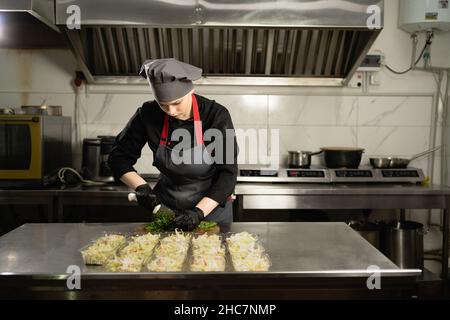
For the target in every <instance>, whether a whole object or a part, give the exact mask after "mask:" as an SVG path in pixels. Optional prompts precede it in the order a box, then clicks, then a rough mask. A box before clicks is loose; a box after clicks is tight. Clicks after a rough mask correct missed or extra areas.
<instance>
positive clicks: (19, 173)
mask: <svg viewBox="0 0 450 320" xmlns="http://www.w3.org/2000/svg"><path fill="white" fill-rule="evenodd" d="M7 117H8V118H24V117H27V116H24V115H8V116H7ZM3 119H4V116H2V117H0V123H7V124H26V125H29V126H30V134H31V161H30V167H29V168H28V169H24V170H1V169H0V179H3V180H7V179H8V180H34V179H41V178H42V164H41V159H42V157H41V155H42V141H41V119H40V118H39V117H38V119H39V121H36V122H34V121H24V120H17V121H14V120H8V121H7V122H6V121H2V120H3Z"/></svg>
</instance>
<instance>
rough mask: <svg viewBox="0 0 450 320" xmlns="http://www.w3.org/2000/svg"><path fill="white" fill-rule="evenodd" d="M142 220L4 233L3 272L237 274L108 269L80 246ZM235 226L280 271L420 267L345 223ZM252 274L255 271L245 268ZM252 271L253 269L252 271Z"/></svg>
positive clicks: (394, 272) (393, 273) (330, 273)
mask: <svg viewBox="0 0 450 320" xmlns="http://www.w3.org/2000/svg"><path fill="white" fill-rule="evenodd" d="M139 225H141V224H138V223H125V224H124V223H120V224H81V223H80V224H78V223H66V224H26V225H23V226H21V227H19V228H17V229H16V230H13V231H12V232H10V233H8V234H6V235H4V236H3V237H0V277H2V276H7V275H22V276H33V277H36V278H39V279H41V278H43V279H45V278H51V279H54V278H56V279H64V278H66V277H67V276H68V274H66V269H67V267H68V266H70V265H78V266H80V267H81V271H82V277H83V278H94V279H96V278H100V279H103V278H116V279H120V278H147V279H153V278H154V279H160V278H191V277H194V278H196V277H208V276H209V277H211V276H214V277H216V276H230V275H231V276H237V275H238V274H239V273H236V272H224V273H191V272H180V273H151V272H148V273H147V272H141V273H107V272H105V270H104V269H103V267H92V266H85V265H84V264H83V261H82V258H81V255H80V253H79V251H78V250H79V249H80V248H81V247H83V246H84V245H86V244H88V243H89V241H90V240H91V239H93V238H96V237H98V236H101V235H102V234H103V232H105V231H106V232H113V231H122V232H132V231H134V230H135V229H136V227H138V226H139ZM228 229H229V231H233V232H240V231H249V232H252V233H255V234H257V235H258V236H259V239H260V240H261V242H262V244H263V246H264V248H265V249H266V251H267V253H268V254H269V256H270V258H271V261H272V266H271V268H270V271H268V272H257V273H254V274H257V275H258V276H261V275H262V274H270V275H272V276H280V277H368V276H369V275H371V274H372V272H369V271H367V268H368V267H369V266H372V265H375V266H378V267H379V268H380V270H379V272H380V274H381V276H386V277H387V276H389V277H398V276H416V275H419V274H420V272H421V271H420V270H401V269H399V268H398V267H397V266H396V265H394V263H392V262H391V261H390V260H389V259H387V258H386V257H385V256H384V255H383V254H381V253H380V252H379V251H378V250H376V249H375V248H374V247H373V246H371V245H370V244H369V243H368V242H367V241H365V240H364V239H363V238H362V237H360V236H359V234H357V233H356V232H355V231H353V230H352V229H351V228H350V227H349V226H347V225H346V224H345V223H318V222H314V223H299V222H289V223H265V222H264V223H233V224H232V225H231V227H229V228H228ZM245 274H247V275H248V274H249V273H245ZM250 274H251V273H250Z"/></svg>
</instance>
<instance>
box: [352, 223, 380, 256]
mask: <svg viewBox="0 0 450 320" xmlns="http://www.w3.org/2000/svg"><path fill="white" fill-rule="evenodd" d="M348 225H349V226H350V227H351V228H352V229H353V230H355V231H356V232H358V233H359V234H360V235H361V236H362V237H363V238H364V239H366V240H367V241H368V242H369V243H370V244H371V245H373V246H374V247H375V248H377V249H378V250H380V249H381V246H380V234H381V230H382V227H381V225H380V224H378V223H374V222H367V221H351V222H349V224H348Z"/></svg>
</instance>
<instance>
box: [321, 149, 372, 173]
mask: <svg viewBox="0 0 450 320" xmlns="http://www.w3.org/2000/svg"><path fill="white" fill-rule="evenodd" d="M320 149H321V150H322V152H323V156H324V160H325V165H326V166H327V168H330V169H335V168H349V169H357V168H358V167H359V164H360V163H361V158H362V154H363V153H364V149H362V148H338V147H323V148H320Z"/></svg>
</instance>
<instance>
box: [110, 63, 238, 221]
mask: <svg viewBox="0 0 450 320" xmlns="http://www.w3.org/2000/svg"><path fill="white" fill-rule="evenodd" d="M201 74H202V70H201V69H199V68H197V67H194V66H192V65H189V64H186V63H183V62H180V61H178V60H176V59H157V60H148V61H146V62H144V64H143V66H142V67H141V71H140V75H141V76H142V77H144V78H146V79H147V80H148V82H149V83H150V85H151V88H152V91H153V95H154V97H155V100H154V101H151V102H145V103H144V104H143V105H142V107H140V108H139V109H138V110H137V111H136V113H135V114H134V115H133V117H132V118H131V119H130V120H129V122H128V124H127V125H126V127H125V129H123V130H122V132H121V133H120V134H119V135H118V136H117V137H116V141H115V144H114V147H113V149H112V151H111V153H110V156H109V162H108V163H109V166H110V168H111V169H112V171H113V174H114V178H115V179H116V181H117V180H121V181H122V182H123V183H125V184H126V185H127V186H129V187H130V188H132V189H134V190H135V191H136V196H137V199H138V202H139V204H140V205H141V206H143V207H145V208H146V209H148V210H153V209H154V207H155V206H156V205H157V204H159V203H162V204H164V205H166V206H167V207H169V208H171V209H173V210H174V211H175V212H176V218H175V225H176V226H177V227H179V228H182V229H184V230H192V229H194V228H195V227H196V226H197V225H198V224H199V223H200V221H202V220H203V219H205V220H210V221H216V222H218V223H231V222H232V219H233V211H232V204H231V201H230V199H231V195H232V193H233V190H234V186H235V184H236V176H237V161H236V158H237V144H236V138H235V135H234V128H233V122H232V121H231V117H230V114H229V112H228V110H227V109H226V108H225V107H223V106H222V105H220V104H218V103H216V102H215V101H213V100H209V99H207V98H205V97H202V96H199V95H197V94H194V86H193V83H192V81H193V80H197V79H199V78H200V77H201ZM181 129H184V131H183V130H182V131H179V130H181ZM208 129H216V130H215V131H216V132H218V131H220V133H221V134H220V135H219V139H221V140H222V141H214V138H213V139H210V140H213V141H206V140H207V139H205V141H204V140H203V138H204V134H205V132H206V131H207V130H208ZM177 130H178V133H180V132H184V133H187V132H189V135H188V137H190V139H189V140H190V141H187V145H188V146H189V147H190V148H189V150H185V149H183V150H182V151H181V152H179V150H180V148H178V151H177V154H181V155H182V154H184V152H191V153H187V154H188V155H189V154H195V152H196V151H200V153H197V154H200V155H201V159H200V161H198V160H199V159H198V157H197V158H196V159H194V160H197V161H181V162H180V161H178V160H177V161H174V159H176V157H173V156H174V154H173V152H175V150H176V149H177V145H178V144H179V143H183V145H185V144H186V141H183V139H177V137H179V136H180V134H177ZM186 130H187V131H186ZM227 131H228V133H227ZM230 131H231V133H232V134H230ZM214 137H215V139H217V137H216V136H214ZM176 140H181V141H176ZM212 142H214V145H215V146H220V148H221V149H220V150H217V149H213V150H211V149H209V148H208V145H211V146H212V145H213V144H212ZM217 142H222V143H217ZM146 143H148V145H149V147H150V149H151V150H152V152H153V159H154V161H153V165H154V166H155V167H156V168H157V169H158V170H159V171H160V177H159V180H158V183H157V184H156V186H155V188H154V190H152V189H151V187H150V186H149V185H148V184H147V183H146V182H145V180H144V179H142V178H141V177H140V176H139V174H137V172H136V170H134V168H133V165H134V164H135V163H136V161H137V159H138V158H139V157H140V156H141V150H142V148H143V147H144V145H145V144H146ZM205 144H206V146H205ZM230 144H231V146H230ZM229 150H232V151H229ZM227 152H228V155H227ZM215 154H221V155H223V157H222V159H219V161H217V159H216V158H214V155H215ZM182 159H188V160H192V159H193V157H190V156H188V157H187V158H182ZM213 159H214V160H213ZM230 159H231V160H232V161H229V160H230ZM227 160H228V161H227Z"/></svg>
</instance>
